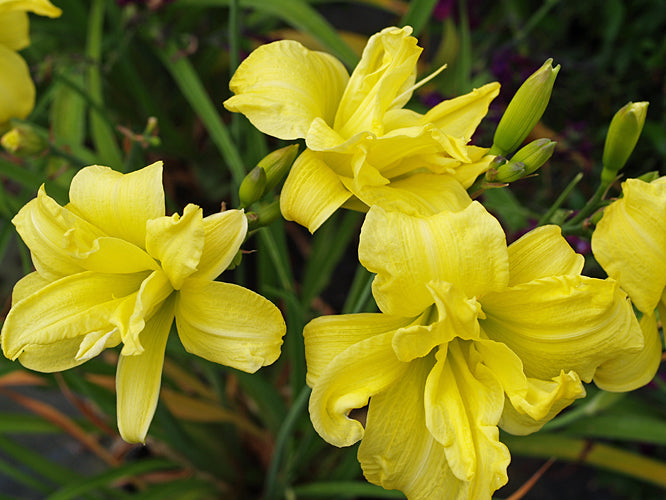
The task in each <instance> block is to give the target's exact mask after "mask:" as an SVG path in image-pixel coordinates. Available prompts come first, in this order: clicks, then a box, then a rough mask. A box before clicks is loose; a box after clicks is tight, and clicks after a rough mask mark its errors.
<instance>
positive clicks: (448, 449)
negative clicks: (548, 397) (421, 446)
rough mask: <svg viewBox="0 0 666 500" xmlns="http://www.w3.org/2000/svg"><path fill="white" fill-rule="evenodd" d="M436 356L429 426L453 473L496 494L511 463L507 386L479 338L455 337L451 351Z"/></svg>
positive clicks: (428, 395) (427, 400) (427, 412)
mask: <svg viewBox="0 0 666 500" xmlns="http://www.w3.org/2000/svg"><path fill="white" fill-rule="evenodd" d="M436 358H437V362H436V363H435V366H434V367H433V369H432V370H431V372H430V374H429V375H428V379H427V381H426V385H425V420H426V426H427V428H428V430H429V431H430V433H431V434H432V435H433V436H434V438H435V439H436V440H437V441H438V442H439V443H440V444H441V445H442V446H444V452H445V454H446V457H447V462H448V464H449V467H450V468H451V471H452V472H453V474H454V475H455V476H456V477H457V478H458V479H460V480H461V481H475V482H479V483H480V484H481V485H485V487H486V488H490V492H492V491H494V490H496V489H497V488H499V487H500V486H502V484H504V483H505V482H506V480H507V476H506V467H507V466H508V464H509V461H510V456H509V451H508V450H507V448H506V446H504V445H503V444H502V443H500V441H499V429H498V428H497V423H498V422H499V419H500V416H501V415H502V408H503V406H504V394H503V391H502V386H501V385H500V384H499V382H498V381H497V379H496V377H495V376H494V375H493V373H492V371H491V370H490V369H488V367H486V366H484V365H483V363H482V360H481V357H480V355H479V353H478V352H477V350H476V348H475V347H474V343H473V342H468V341H462V340H455V341H453V342H451V343H450V344H448V349H442V348H440V350H439V351H438V352H437V354H436Z"/></svg>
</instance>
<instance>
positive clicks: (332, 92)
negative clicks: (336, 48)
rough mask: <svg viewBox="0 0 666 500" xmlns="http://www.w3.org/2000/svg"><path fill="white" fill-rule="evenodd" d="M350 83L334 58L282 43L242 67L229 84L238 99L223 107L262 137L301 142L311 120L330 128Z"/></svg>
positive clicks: (264, 47)
mask: <svg viewBox="0 0 666 500" xmlns="http://www.w3.org/2000/svg"><path fill="white" fill-rule="evenodd" d="M348 79H349V75H348V74H347V70H346V69H345V67H344V66H343V65H342V63H340V61H338V60H337V59H336V58H334V57H333V56H331V55H329V54H326V53H324V52H316V51H311V50H308V49H306V48H305V47H303V45H301V44H300V43H298V42H295V41H293V40H280V41H278V42H273V43H269V44H266V45H262V46H260V47H259V48H257V49H256V50H254V51H253V52H252V53H251V54H250V55H249V56H248V57H247V58H246V59H245V60H244V61H243V62H242V63H241V64H240V66H239V67H238V69H237V70H236V73H234V76H233V77H232V78H231V82H229V88H230V89H231V91H232V92H233V93H234V94H236V95H235V96H233V97H231V98H229V99H227V100H226V101H225V102H224V107H225V108H227V109H228V110H229V111H233V112H236V113H243V114H244V115H245V116H246V117H247V118H248V119H249V120H250V122H252V124H253V125H254V126H255V127H257V128H258V129H259V130H261V131H262V132H263V133H265V134H268V135H272V136H273V137H277V138H279V139H285V140H292V139H298V138H304V137H305V135H306V133H307V131H308V128H310V124H311V123H312V121H313V120H314V119H315V118H322V119H323V120H324V121H326V122H327V123H329V124H332V123H333V119H334V117H335V112H336V109H337V106H338V103H339V101H340V98H341V96H342V93H343V92H344V89H345V85H346V84H347V81H348Z"/></svg>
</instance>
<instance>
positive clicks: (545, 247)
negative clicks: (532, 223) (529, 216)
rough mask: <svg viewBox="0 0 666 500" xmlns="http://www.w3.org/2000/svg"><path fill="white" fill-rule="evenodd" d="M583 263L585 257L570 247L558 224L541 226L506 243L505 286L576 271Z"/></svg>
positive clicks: (575, 272) (579, 271)
mask: <svg viewBox="0 0 666 500" xmlns="http://www.w3.org/2000/svg"><path fill="white" fill-rule="evenodd" d="M583 265H585V258H584V257H583V256H582V255H579V254H577V253H576V252H574V251H573V249H572V248H571V247H570V246H569V244H568V243H567V241H566V240H565V239H564V237H563V236H562V231H561V230H560V227H559V226H541V227H538V228H536V229H533V230H532V231H530V232H529V233H527V234H526V235H524V236H523V237H522V238H520V239H519V240H517V241H514V242H513V243H512V244H511V245H509V286H514V285H519V284H521V283H527V282H529V281H532V280H537V279H539V278H547V277H549V276H564V275H567V274H574V275H575V274H580V273H581V271H582V270H583Z"/></svg>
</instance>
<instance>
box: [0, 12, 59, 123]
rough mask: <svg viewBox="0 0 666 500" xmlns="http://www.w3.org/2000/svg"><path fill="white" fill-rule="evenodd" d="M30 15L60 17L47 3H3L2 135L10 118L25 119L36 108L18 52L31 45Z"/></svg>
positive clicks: (0, 60)
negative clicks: (31, 13)
mask: <svg viewBox="0 0 666 500" xmlns="http://www.w3.org/2000/svg"><path fill="white" fill-rule="evenodd" d="M28 12H33V13H35V14H39V15H41V16H48V17H58V16H60V14H61V13H62V12H61V10H60V9H59V8H57V7H55V6H54V5H53V4H51V2H49V1H48V0H0V132H1V131H2V130H3V128H5V126H6V123H7V122H8V121H9V119H11V118H25V117H26V116H28V115H29V114H30V112H31V111H32V108H33V106H34V105H35V85H34V84H33V83H32V78H31V77H30V70H29V68H28V65H27V64H26V62H25V61H24V60H23V58H22V57H21V56H20V55H19V54H18V52H17V51H18V50H21V49H24V48H25V47H27V46H28V45H30V36H29V20H28V14H27V13H28Z"/></svg>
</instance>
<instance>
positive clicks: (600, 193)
mask: <svg viewBox="0 0 666 500" xmlns="http://www.w3.org/2000/svg"><path fill="white" fill-rule="evenodd" d="M609 187H610V184H607V183H604V182H602V183H601V184H599V187H598V188H597V190H596V191H595V193H594V195H593V196H592V198H590V200H589V201H588V202H587V203H586V204H585V206H584V207H583V208H582V210H581V211H580V212H578V213H577V214H576V216H575V217H573V218H572V219H571V220H570V221H569V222H568V223H567V225H569V224H571V225H575V224H579V223H580V222H582V221H583V220H585V218H586V217H587V216H588V215H590V214H592V213H593V212H594V211H596V210H597V209H598V208H599V207H600V202H601V200H602V199H603V198H604V195H605V194H606V191H608V188H609Z"/></svg>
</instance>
